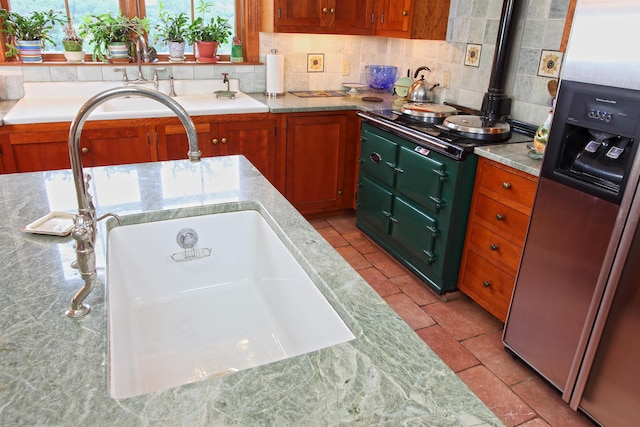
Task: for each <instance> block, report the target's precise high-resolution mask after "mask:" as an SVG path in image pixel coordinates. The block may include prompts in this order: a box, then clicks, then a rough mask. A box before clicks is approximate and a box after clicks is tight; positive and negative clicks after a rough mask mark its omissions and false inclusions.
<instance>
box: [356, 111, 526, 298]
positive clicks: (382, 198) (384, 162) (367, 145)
mask: <svg viewBox="0 0 640 427" xmlns="http://www.w3.org/2000/svg"><path fill="white" fill-rule="evenodd" d="M453 111H455V109H454V110H453ZM358 115H359V116H360V117H361V118H362V132H361V138H360V140H361V147H360V157H359V163H360V173H359V177H358V190H357V199H356V200H357V202H356V217H357V219H356V225H357V226H358V228H360V229H361V230H362V231H363V232H364V233H365V234H367V235H368V236H369V237H371V238H372V239H373V240H374V241H375V242H376V243H378V244H379V245H380V246H382V247H383V248H384V249H385V250H387V251H388V252H389V253H390V254H391V255H393V256H394V257H395V258H397V259H398V260H399V261H400V262H401V263H402V264H404V265H405V266H406V267H407V268H408V269H409V270H411V271H412V272H413V273H415V274H416V275H417V276H418V277H419V278H420V279H422V281H424V282H425V283H426V284H427V285H429V286H430V287H431V288H433V289H434V290H435V291H436V292H437V293H439V294H443V293H445V292H448V291H452V290H454V289H455V288H456V284H457V280H458V270H459V268H460V260H461V257H462V247H463V245H464V237H465V232H466V228H467V218H468V216H469V206H470V204H471V195H472V193H473V184H474V179H475V173H476V166H477V160H478V159H477V156H476V155H475V154H473V148H474V147H475V146H477V145H479V144H485V145H486V144H496V143H509V142H526V141H531V140H532V139H533V138H532V133H531V131H532V130H531V129H527V134H526V135H523V134H520V133H516V132H511V131H509V132H508V133H507V134H506V135H504V136H502V138H501V139H502V141H498V142H496V141H495V138H494V137H490V138H488V139H489V140H488V141H487V139H482V138H478V137H475V135H470V134H469V133H468V132H456V131H452V130H450V129H447V127H446V126H444V125H442V124H437V123H441V122H442V120H431V119H430V118H424V117H421V116H420V115H418V117H417V118H416V117H413V116H411V115H409V114H403V113H399V112H394V111H390V110H384V111H376V112H359V113H358ZM459 117H464V116H459ZM445 123H446V122H445ZM465 130H467V129H465Z"/></svg>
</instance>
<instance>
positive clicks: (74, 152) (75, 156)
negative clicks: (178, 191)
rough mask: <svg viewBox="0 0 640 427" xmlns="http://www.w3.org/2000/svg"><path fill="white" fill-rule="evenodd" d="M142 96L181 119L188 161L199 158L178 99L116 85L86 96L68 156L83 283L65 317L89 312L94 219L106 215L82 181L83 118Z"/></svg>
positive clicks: (71, 134)
mask: <svg viewBox="0 0 640 427" xmlns="http://www.w3.org/2000/svg"><path fill="white" fill-rule="evenodd" d="M128 96H142V97H145V98H151V99H155V100H156V101H158V102H160V103H161V104H164V105H165V106H167V107H169V109H171V110H172V111H173V112H174V113H176V115H177V116H178V118H179V119H180V121H181V122H182V125H183V126H184V127H185V129H186V131H187V138H188V140H189V152H188V153H187V154H188V156H189V160H191V161H192V162H197V161H200V155H201V153H200V149H199V143H198V134H197V132H196V127H195V125H194V124H193V120H191V117H189V114H188V113H187V111H186V110H185V109H184V108H183V107H182V106H181V105H180V104H178V102H176V101H175V100H173V99H172V98H170V97H169V96H167V95H165V94H163V93H161V92H158V91H155V90H152V89H147V88H141V87H128V86H125V87H117V88H113V89H109V90H106V91H104V92H101V93H99V94H97V95H95V96H94V97H92V98H91V99H89V100H88V101H87V102H86V103H85V104H84V105H83V106H82V107H80V110H79V111H78V113H77V114H76V116H75V118H74V119H73V121H72V122H71V128H70V130H69V157H70V159H71V170H72V172H73V181H74V183H75V188H76V195H77V198H78V213H77V214H75V215H74V220H73V223H74V227H73V230H72V232H71V234H72V236H73V238H74V239H75V240H76V260H77V261H76V263H77V266H78V270H79V272H80V276H81V277H82V279H83V280H84V286H82V288H81V289H80V290H79V291H78V292H77V293H76V295H75V296H74V297H73V299H72V300H71V307H70V308H69V310H67V311H66V315H67V316H68V317H81V316H84V315H85V314H87V313H88V312H89V310H90V309H91V307H90V306H89V305H88V304H86V303H85V302H84V300H85V298H86V297H87V296H88V295H89V294H90V293H91V291H92V290H93V288H94V286H95V281H96V277H97V273H96V257H95V242H96V235H97V226H96V225H97V222H98V221H99V220H101V219H102V218H104V217H105V216H108V215H113V216H115V217H116V218H117V215H114V214H107V215H103V216H102V217H100V218H96V209H95V207H94V205H93V202H92V199H91V195H90V194H89V192H88V189H89V179H88V178H87V180H86V181H85V176H84V171H83V168H82V158H81V153H80V137H81V135H82V128H83V126H84V123H85V121H86V120H87V118H88V117H89V115H90V114H91V112H92V111H93V110H95V109H96V107H98V106H99V105H100V104H102V103H104V102H106V101H108V100H110V99H113V98H120V97H128Z"/></svg>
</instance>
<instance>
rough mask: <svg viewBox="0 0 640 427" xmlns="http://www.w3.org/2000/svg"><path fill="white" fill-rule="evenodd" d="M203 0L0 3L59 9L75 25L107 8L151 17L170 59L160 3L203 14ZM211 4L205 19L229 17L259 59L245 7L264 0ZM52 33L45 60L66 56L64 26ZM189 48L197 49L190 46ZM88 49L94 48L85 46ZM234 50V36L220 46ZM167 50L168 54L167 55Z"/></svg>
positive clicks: (251, 16) (23, 9) (248, 52)
mask: <svg viewBox="0 0 640 427" xmlns="http://www.w3.org/2000/svg"><path fill="white" fill-rule="evenodd" d="M200 1H201V0H92V1H87V0H0V6H2V7H3V8H5V9H8V10H12V11H16V12H18V13H20V14H25V15H28V14H29V13H30V12H32V11H34V10H38V11H46V10H50V9H53V10H59V11H60V12H61V13H62V14H63V15H64V16H68V17H71V18H72V20H73V23H74V26H76V28H77V26H78V25H79V23H80V22H81V21H82V17H83V16H86V15H89V14H102V13H106V12H114V13H115V12H116V11H120V12H121V13H122V14H123V15H128V16H136V15H137V16H141V17H147V19H148V20H149V22H150V28H151V31H150V33H149V35H148V39H149V41H150V42H151V43H150V44H151V45H152V46H154V47H155V48H156V49H157V51H158V52H159V59H160V60H162V59H166V52H167V50H168V49H167V46H166V45H163V44H162V42H158V43H153V41H154V30H153V28H154V26H155V24H156V23H157V22H158V11H159V7H160V3H162V4H163V7H164V8H165V9H166V10H168V11H170V12H176V13H180V12H184V13H185V14H186V15H187V16H189V17H191V19H193V18H194V16H196V17H197V16H202V14H198V11H197V7H198V5H199V3H200ZM205 2H206V3H209V4H211V7H210V8H209V10H210V11H209V12H208V13H205V14H204V18H205V19H209V18H210V17H211V16H220V17H222V18H225V19H228V20H229V23H230V24H231V26H232V28H233V30H232V34H233V35H238V36H239V38H240V39H241V40H242V42H243V50H244V56H245V62H257V61H258V49H259V48H258V34H259V22H258V21H259V20H258V15H259V14H255V13H243V11H255V10H257V8H258V7H259V2H260V0H205ZM50 37H51V38H52V39H53V40H55V41H56V44H57V46H53V45H52V44H50V43H47V45H46V46H45V51H46V55H45V61H52V60H53V61H55V60H63V58H62V55H61V54H56V53H55V52H61V51H62V46H61V43H60V40H62V38H63V31H62V27H59V28H55V30H54V31H52V32H51V33H50ZM188 49H190V50H188V52H191V53H192V52H193V48H192V47H189V48H188ZM84 50H85V51H91V49H90V48H85V49H84ZM230 51H231V38H230V39H229V42H228V43H227V45H226V46H220V48H219V53H220V54H221V55H222V59H223V60H224V59H225V57H224V55H227V56H228V55H229V53H230ZM163 53H164V55H163Z"/></svg>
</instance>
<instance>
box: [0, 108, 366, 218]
mask: <svg viewBox="0 0 640 427" xmlns="http://www.w3.org/2000/svg"><path fill="white" fill-rule="evenodd" d="M192 119H193V121H194V124H195V126H196V131H197V133H198V139H199V142H200V150H201V151H202V156H203V157H212V156H224V155H236V154H241V155H244V156H245V157H246V158H247V159H248V160H249V161H250V162H251V163H252V164H253V165H254V166H255V167H256V168H257V169H258V170H259V171H260V172H261V173H262V174H263V175H264V176H266V177H267V179H268V180H269V181H270V182H271V183H272V184H273V185H274V186H275V187H276V188H277V189H278V190H279V191H280V192H281V193H283V194H285V196H286V197H287V199H288V200H289V201H290V202H291V203H292V204H293V205H294V206H295V207H296V208H297V209H299V210H300V212H302V213H304V214H314V213H322V212H331V211H339V210H342V209H350V208H352V207H353V204H354V200H355V180H356V174H357V173H356V168H357V161H356V160H357V149H358V145H359V144H358V141H359V137H360V119H359V118H358V117H357V116H356V113H355V111H336V112H333V111H331V112H313V113H282V114H272V113H252V114H229V115H216V116H195V117H192ZM69 126H70V124H69V123H42V124H33V125H5V126H0V150H1V151H0V160H1V163H0V167H1V169H0V172H1V173H14V172H34V171H45V170H55V169H69V168H70V164H69V148H68V138H69ZM80 149H81V153H82V161H83V165H84V166H86V167H90V166H105V165H118V164H126V163H143V162H153V161H163V160H179V159H187V152H188V149H189V148H188V140H187V135H186V132H185V129H184V127H183V126H182V124H181V123H180V121H179V120H178V119H177V118H175V117H166V118H156V119H139V120H108V121H88V122H86V123H85V126H84V128H83V132H82V139H81V141H80Z"/></svg>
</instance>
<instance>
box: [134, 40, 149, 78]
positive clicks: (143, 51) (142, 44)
mask: <svg viewBox="0 0 640 427" xmlns="http://www.w3.org/2000/svg"><path fill="white" fill-rule="evenodd" d="M143 58H144V60H145V61H148V60H149V49H148V48H147V41H146V40H145V39H144V37H142V36H138V37H137V38H136V60H137V61H138V77H137V78H136V79H135V80H134V81H133V83H136V82H144V81H146V80H145V78H144V76H143V75H142V59H143Z"/></svg>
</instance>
